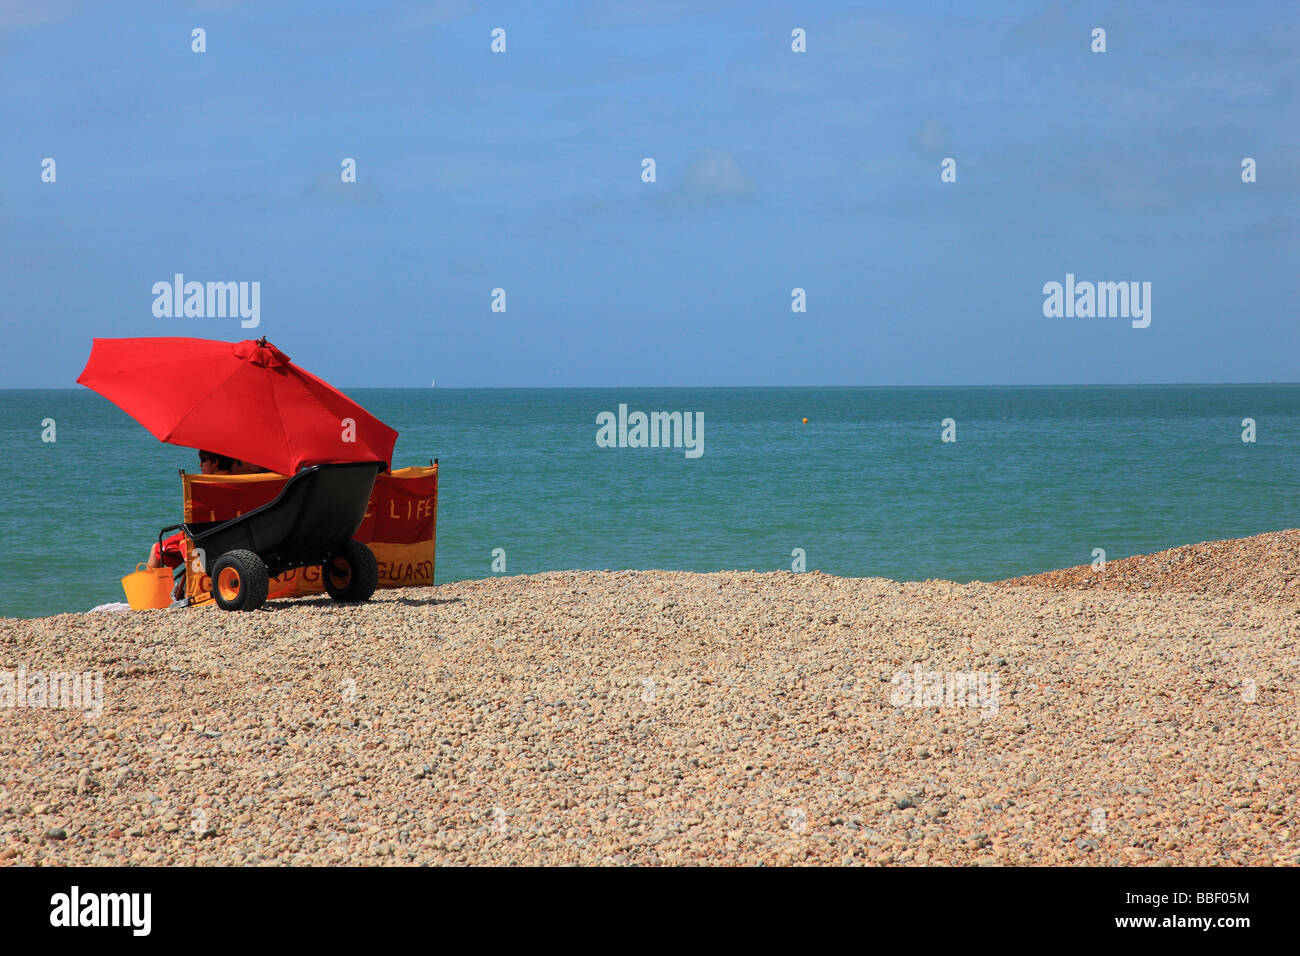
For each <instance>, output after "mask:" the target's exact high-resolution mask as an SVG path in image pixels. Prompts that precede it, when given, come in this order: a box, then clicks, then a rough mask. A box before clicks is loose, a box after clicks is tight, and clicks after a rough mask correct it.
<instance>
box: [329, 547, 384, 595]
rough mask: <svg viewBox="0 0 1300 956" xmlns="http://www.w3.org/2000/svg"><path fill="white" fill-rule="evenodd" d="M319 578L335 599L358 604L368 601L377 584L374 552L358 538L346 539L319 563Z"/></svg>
mask: <svg viewBox="0 0 1300 956" xmlns="http://www.w3.org/2000/svg"><path fill="white" fill-rule="evenodd" d="M321 579H322V580H324V582H325V590H326V591H328V592H329V596H330V597H332V598H333V599H334V600H336V601H340V602H343V603H345V604H360V603H361V602H363V601H369V600H370V595H372V594H374V593H375V588H377V587H379V562H378V561H376V560H375V553H374V552H373V551H371V550H370V549H369V548H367V547H366V546H365V545H364V544H362V543H361V542H360V541H349V542H348V543H347V544H346V545H344V547H343V550H342V551H340V552H339V553H338V554H336V555H334V557H332V558H330V559H329V560H328V561H326V562H325V563H324V565H322V566H321Z"/></svg>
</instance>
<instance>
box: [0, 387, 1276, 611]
mask: <svg viewBox="0 0 1300 956" xmlns="http://www.w3.org/2000/svg"><path fill="white" fill-rule="evenodd" d="M347 391H348V392H349V394H350V395H351V396H352V397H353V398H355V399H356V400H357V401H359V402H360V403H361V404H363V405H365V406H366V407H367V408H368V409H370V410H371V411H372V412H373V413H375V414H376V415H378V416H379V417H380V418H382V419H383V420H384V421H386V422H388V423H389V424H390V425H392V426H393V427H394V428H396V429H397V430H398V431H399V432H400V433H401V437H400V438H399V439H398V442H397V448H396V451H395V456H394V457H395V461H394V467H403V466H406V465H416V464H425V463H427V462H428V460H429V459H430V458H437V459H439V462H440V465H441V470H440V478H439V496H438V537H437V562H436V581H437V582H438V583H439V584H443V583H447V582H452V581H457V580H463V579H466V578H484V577H491V576H492V575H493V574H494V573H500V572H499V571H494V566H495V567H496V568H497V569H500V568H502V566H504V573H506V574H530V573H535V572H540V571H550V570H559V569H570V568H594V569H602V568H610V569H622V568H670V569H677V570H685V571H717V570H721V569H737V568H740V569H755V570H763V571H777V570H786V571H789V570H791V569H792V568H794V567H798V566H800V562H801V561H802V566H803V567H806V568H807V570H809V571H812V570H814V569H820V570H822V571H824V572H827V573H831V574H839V575H852V576H867V575H870V576H882V577H889V578H894V579H898V580H922V579H926V578H947V579H951V580H956V581H969V580H996V579H999V578H1005V577H1010V576H1013V575H1019V574H1028V573H1032V572H1036V571H1045V570H1049V569H1051V568H1058V567H1067V566H1071V565H1078V564H1088V563H1092V562H1093V561H1094V560H1095V559H1096V556H1097V549H1101V550H1102V551H1104V554H1105V557H1106V559H1107V560H1114V559H1116V558H1121V557H1125V556H1127V555H1131V554H1140V553H1147V552H1151V551H1156V550H1159V549H1162V548H1168V547H1173V546H1176V545H1181V544H1188V543H1192V542H1197V541H1206V540H1212V539H1217V538H1228V537H1237V536H1241V535H1249V534H1256V533H1259V532H1264V531H1274V530H1279V529H1283V528H1291V527H1295V526H1297V525H1300V517H1298V516H1297V511H1298V507H1300V459H1298V457H1297V451H1298V450H1300V386H1297V385H1241V386H1232V385H1223V386H1217V385H1216V386H1131V387H1128V386H1125V387H1109V386H1098V387H1059V388H1058V387H1016V388H1011V387H1007V388H1003V387H979V388H699V389H694V388H673V389H655V388H628V389H467V390H462V389H455V390H449V389H441V388H429V389H422V390H415V389H356V390H347ZM620 405H626V406H627V408H628V409H631V410H639V411H641V412H643V413H645V414H646V415H647V416H649V415H651V414H653V413H654V412H666V413H671V412H681V413H682V415H683V416H687V415H689V416H691V419H690V420H691V421H692V422H693V423H694V422H700V423H701V424H702V426H703V432H702V441H701V443H700V447H701V451H700V453H699V454H698V456H696V457H690V456H688V455H686V454H684V453H683V449H682V448H681V447H672V445H671V442H669V443H667V444H668V447H633V445H634V444H636V443H635V442H628V441H622V442H620V441H613V442H612V443H611V442H610V441H608V440H606V441H603V442H598V440H597V438H598V435H599V433H600V431H601V427H602V425H601V422H602V421H603V422H605V423H606V424H607V423H608V421H609V419H608V418H605V419H602V418H601V416H602V414H603V413H604V414H612V415H613V416H615V417H616V418H617V416H618V413H619V407H620ZM630 415H631V412H628V413H627V415H626V416H625V417H630ZM805 418H807V419H808V421H807V423H806V424H805V423H804V422H803V419H805ZM1247 419H1249V420H1250V423H1253V427H1251V426H1250V425H1247V424H1243V422H1245V421H1246V420H1247ZM47 420H52V421H53V426H54V429H53V432H52V433H51V431H50V428H49V426H48V425H46V424H44V423H45V422H46V421H47ZM946 420H950V422H949V421H946ZM250 427H255V423H250ZM51 434H52V436H53V437H54V438H55V440H54V441H44V440H42V439H43V437H50V436H51ZM1243 435H1245V436H1246V437H1249V438H1253V439H1254V440H1253V441H1243V440H1242V439H1243ZM606 437H607V438H608V433H607V435H606ZM945 437H947V438H949V439H955V440H949V441H945V440H944V438H945ZM180 468H185V469H187V470H191V471H192V470H197V459H196V455H195V453H194V452H193V451H192V450H189V449H183V448H176V447H173V446H170V445H164V444H161V443H160V442H158V441H156V440H155V439H154V438H152V437H151V436H150V435H149V434H148V433H147V432H146V431H145V430H144V429H143V428H141V427H140V426H139V425H138V424H136V423H135V422H134V421H133V420H131V419H130V418H129V417H128V416H127V415H126V414H124V413H123V412H122V411H121V410H119V409H118V408H117V407H116V406H114V405H112V404H111V403H109V402H107V401H106V400H104V399H103V398H100V397H99V396H98V395H95V394H93V393H91V392H89V391H87V390H85V389H80V390H30V391H29V390H10V391H0V480H2V481H3V487H4V493H3V495H2V496H0V616H36V615H45V614H55V613H59V612H63V611H83V610H86V609H88V608H90V607H92V606H94V605H97V604H101V603H105V602H109V601H120V600H123V599H124V598H123V595H122V590H121V586H120V584H119V579H120V578H121V577H122V576H123V575H124V574H127V573H128V572H130V571H131V570H133V569H134V567H135V564H136V563H137V562H139V561H143V560H144V559H145V558H146V556H147V552H148V549H149V545H150V543H151V542H152V541H154V540H156V539H157V534H158V529H159V528H161V527H162V526H164V525H169V524H174V523H176V522H178V521H180V520H181V517H182V515H181V484H180V479H179V477H178V476H177V469H180Z"/></svg>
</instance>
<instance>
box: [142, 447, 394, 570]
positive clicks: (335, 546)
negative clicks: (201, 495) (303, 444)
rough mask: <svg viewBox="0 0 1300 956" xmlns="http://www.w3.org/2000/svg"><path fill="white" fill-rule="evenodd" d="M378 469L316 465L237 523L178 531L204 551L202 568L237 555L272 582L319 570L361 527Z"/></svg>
mask: <svg viewBox="0 0 1300 956" xmlns="http://www.w3.org/2000/svg"><path fill="white" fill-rule="evenodd" d="M382 467H383V464H382V463H381V462H349V463H346V464H331V465H315V466H313V467H310V468H305V469H303V470H302V471H299V472H298V473H297V474H295V475H293V476H292V477H291V478H290V479H289V480H288V481H287V482H286V483H285V486H284V487H283V488H282V489H280V493H279V494H278V495H276V497H275V499H274V500H272V501H269V502H267V503H266V504H264V505H261V506H260V507H257V508H254V509H253V510H252V511H249V512H246V513H244V514H242V515H240V516H239V517H237V518H231V519H229V520H227V521H217V522H188V523H186V524H184V525H183V526H181V527H184V529H185V533H186V534H187V535H189V537H190V539H191V540H192V541H193V542H194V546H195V548H201V549H202V550H203V555H204V559H205V561H204V563H205V566H206V567H212V565H213V563H214V562H215V561H216V560H217V558H219V557H220V556H221V555H223V554H225V553H226V552H228V551H235V550H240V549H242V550H247V551H252V552H253V553H254V554H256V555H257V556H258V557H260V558H261V559H262V561H263V562H265V564H266V569H267V572H268V573H269V574H270V575H271V576H275V575H277V574H283V573H284V572H285V571H289V570H292V569H293V568H301V567H307V566H310V565H322V564H324V563H325V562H326V561H327V560H329V559H330V558H331V557H332V556H334V555H336V554H338V553H339V552H340V551H341V550H342V549H343V548H344V546H346V545H347V543H348V541H349V540H351V538H352V536H353V535H354V534H356V531H357V528H359V527H360V526H361V522H362V520H363V519H364V518H365V516H366V508H367V507H368V506H369V504H370V493H371V490H372V489H373V488H374V484H375V476H376V475H378V474H379V469H380V468H382ZM164 530H166V529H164Z"/></svg>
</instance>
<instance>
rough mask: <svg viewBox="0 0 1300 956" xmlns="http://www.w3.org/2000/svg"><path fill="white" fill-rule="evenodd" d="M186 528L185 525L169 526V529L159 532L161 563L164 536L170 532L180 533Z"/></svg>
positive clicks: (159, 557)
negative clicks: (179, 531)
mask: <svg viewBox="0 0 1300 956" xmlns="http://www.w3.org/2000/svg"><path fill="white" fill-rule="evenodd" d="M184 527H185V525H183V524H169V525H168V526H167V527H165V528H163V529H162V530H161V531H159V532H158V560H159V561H161V560H162V547H163V535H165V534H166V533H167V532H168V531H178V530H180V529H182V528H184Z"/></svg>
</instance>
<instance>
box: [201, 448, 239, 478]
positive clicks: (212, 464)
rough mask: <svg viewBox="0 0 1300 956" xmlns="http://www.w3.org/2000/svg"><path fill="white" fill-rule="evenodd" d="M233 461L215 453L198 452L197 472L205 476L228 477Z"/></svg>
mask: <svg viewBox="0 0 1300 956" xmlns="http://www.w3.org/2000/svg"><path fill="white" fill-rule="evenodd" d="M233 467H234V461H233V460H231V459H229V458H227V457H226V456H225V455H218V454H217V453H216V452H211V451H203V450H202V449H200V450H199V471H201V472H202V473H203V474H205V475H228V474H230V471H231V468H233Z"/></svg>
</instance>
